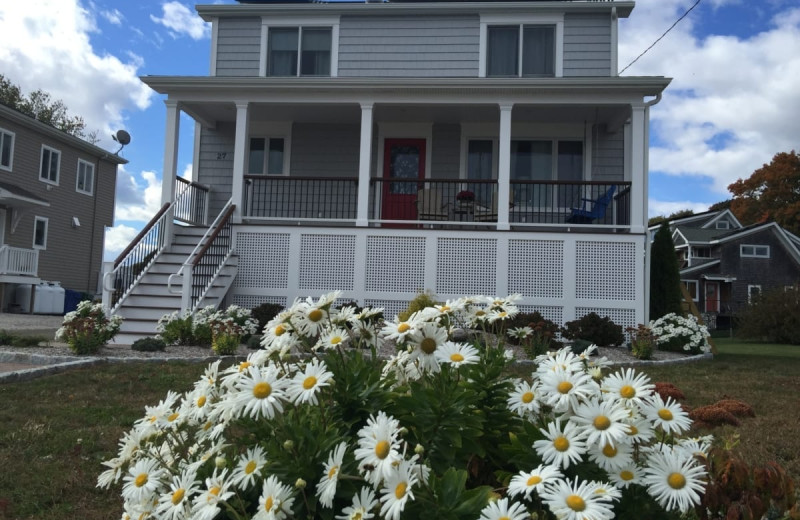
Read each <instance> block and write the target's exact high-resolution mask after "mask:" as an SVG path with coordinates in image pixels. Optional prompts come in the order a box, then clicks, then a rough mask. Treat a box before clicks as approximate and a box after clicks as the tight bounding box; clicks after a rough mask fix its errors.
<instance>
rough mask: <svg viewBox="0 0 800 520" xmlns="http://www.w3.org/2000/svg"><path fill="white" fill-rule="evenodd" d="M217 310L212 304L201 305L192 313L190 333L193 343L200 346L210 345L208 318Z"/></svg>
mask: <svg viewBox="0 0 800 520" xmlns="http://www.w3.org/2000/svg"><path fill="white" fill-rule="evenodd" d="M216 312H217V308H216V307H214V306H213V305H208V306H206V307H203V308H202V309H200V310H199V311H197V312H195V313H194V316H193V317H192V335H193V336H194V344H195V345H199V346H201V347H207V346H209V345H211V340H212V337H211V336H212V335H211V325H210V324H209V319H210V318H211V316H212V315H214V314H215V313H216Z"/></svg>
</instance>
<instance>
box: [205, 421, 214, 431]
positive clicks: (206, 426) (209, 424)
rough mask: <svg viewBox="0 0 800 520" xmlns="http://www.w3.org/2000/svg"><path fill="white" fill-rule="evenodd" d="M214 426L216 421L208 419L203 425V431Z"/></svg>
mask: <svg viewBox="0 0 800 520" xmlns="http://www.w3.org/2000/svg"><path fill="white" fill-rule="evenodd" d="M212 426H214V423H212V422H211V421H206V423H205V424H204V425H203V431H204V432H207V431H208V430H210V429H211V427H212Z"/></svg>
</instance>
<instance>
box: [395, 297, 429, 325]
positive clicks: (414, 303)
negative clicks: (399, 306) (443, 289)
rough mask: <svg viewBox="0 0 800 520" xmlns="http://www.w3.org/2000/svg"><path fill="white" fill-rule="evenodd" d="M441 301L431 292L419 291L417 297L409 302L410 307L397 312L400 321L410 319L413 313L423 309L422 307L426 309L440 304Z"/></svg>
mask: <svg viewBox="0 0 800 520" xmlns="http://www.w3.org/2000/svg"><path fill="white" fill-rule="evenodd" d="M438 303H439V302H437V301H436V300H435V296H434V295H433V294H432V293H429V292H427V291H426V292H421V293H419V294H418V295H417V296H416V298H414V299H413V300H411V301H410V302H409V303H408V307H406V310H404V311H402V312H400V313H398V314H397V317H398V318H399V319H400V321H408V319H409V318H410V317H411V315H412V314H414V313H415V312H417V311H421V310H422V309H426V308H428V307H434V306H436V305H438Z"/></svg>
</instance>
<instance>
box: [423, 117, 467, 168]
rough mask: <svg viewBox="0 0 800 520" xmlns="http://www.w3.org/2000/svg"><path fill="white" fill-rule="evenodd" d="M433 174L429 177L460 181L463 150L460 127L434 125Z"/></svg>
mask: <svg viewBox="0 0 800 520" xmlns="http://www.w3.org/2000/svg"><path fill="white" fill-rule="evenodd" d="M431 147H432V148H433V150H431V151H430V152H429V153H431V170H433V171H431V172H429V173H428V177H433V178H436V179H458V175H459V171H458V170H459V164H460V156H461V153H460V149H461V126H460V125H433V143H432V144H431Z"/></svg>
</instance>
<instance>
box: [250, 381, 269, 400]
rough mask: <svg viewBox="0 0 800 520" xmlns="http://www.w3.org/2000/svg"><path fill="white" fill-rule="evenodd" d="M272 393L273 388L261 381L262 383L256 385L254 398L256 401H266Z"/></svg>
mask: <svg viewBox="0 0 800 520" xmlns="http://www.w3.org/2000/svg"><path fill="white" fill-rule="evenodd" d="M271 393H272V387H271V386H269V383H267V382H265V381H261V382H260V383H256V385H255V386H254V387H253V397H255V398H256V399H266V398H267V397H269V394H271Z"/></svg>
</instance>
